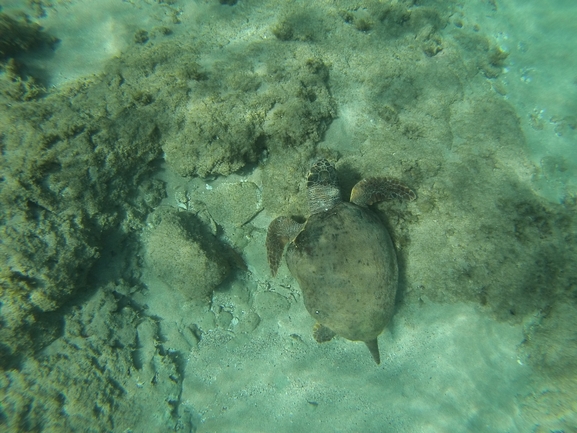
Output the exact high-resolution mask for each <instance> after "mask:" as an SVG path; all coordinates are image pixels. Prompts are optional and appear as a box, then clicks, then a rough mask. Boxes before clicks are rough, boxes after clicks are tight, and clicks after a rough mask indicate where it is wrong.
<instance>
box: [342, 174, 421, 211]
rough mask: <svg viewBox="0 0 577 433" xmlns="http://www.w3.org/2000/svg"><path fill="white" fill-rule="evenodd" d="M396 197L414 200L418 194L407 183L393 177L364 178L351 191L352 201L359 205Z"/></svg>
mask: <svg viewBox="0 0 577 433" xmlns="http://www.w3.org/2000/svg"><path fill="white" fill-rule="evenodd" d="M395 198H399V199H401V200H408V201H412V200H414V199H416V198H417V195H416V194H415V193H414V191H413V190H412V189H411V188H409V187H408V186H407V185H405V184H403V183H402V182H400V181H399V180H397V179H393V178H391V177H369V178H367V179H363V180H361V181H360V182H359V183H357V184H356V185H355V186H354V187H353V190H352V191H351V202H352V203H354V204H356V205H358V206H368V205H371V204H373V203H378V202H380V201H385V200H392V199H395Z"/></svg>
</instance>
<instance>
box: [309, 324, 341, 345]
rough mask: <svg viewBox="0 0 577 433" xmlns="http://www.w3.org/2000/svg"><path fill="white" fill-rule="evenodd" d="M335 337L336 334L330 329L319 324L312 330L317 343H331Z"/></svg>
mask: <svg viewBox="0 0 577 433" xmlns="http://www.w3.org/2000/svg"><path fill="white" fill-rule="evenodd" d="M335 335H337V334H336V333H335V332H334V331H333V330H332V329H329V328H327V327H326V326H325V325H321V324H320V323H316V324H315V326H314V328H313V337H314V339H315V340H316V342H317V343H326V342H327V341H331V340H332V339H333V337H334V336H335Z"/></svg>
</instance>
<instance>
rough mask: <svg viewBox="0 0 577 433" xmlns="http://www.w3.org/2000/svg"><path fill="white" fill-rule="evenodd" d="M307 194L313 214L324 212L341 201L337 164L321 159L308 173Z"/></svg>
mask: <svg viewBox="0 0 577 433" xmlns="http://www.w3.org/2000/svg"><path fill="white" fill-rule="evenodd" d="M307 195H308V199H309V208H310V212H311V214H314V213H318V212H324V211H326V210H328V209H330V208H332V207H333V206H335V205H336V204H337V203H338V202H340V201H341V193H340V191H339V185H338V181H337V171H336V170H335V166H334V165H333V164H331V163H330V162H329V161H327V160H326V159H319V160H318V161H316V162H315V163H314V164H313V165H312V166H311V169H310V170H309V174H308V175H307Z"/></svg>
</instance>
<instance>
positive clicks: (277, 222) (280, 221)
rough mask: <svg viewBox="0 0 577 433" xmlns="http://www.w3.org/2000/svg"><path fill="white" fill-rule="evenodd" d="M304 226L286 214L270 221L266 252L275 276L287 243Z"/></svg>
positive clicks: (271, 270)
mask: <svg viewBox="0 0 577 433" xmlns="http://www.w3.org/2000/svg"><path fill="white" fill-rule="evenodd" d="M303 226H304V224H299V223H297V222H296V221H295V220H293V219H292V218H290V217H285V216H281V217H278V218H276V219H274V220H273V222H271V223H270V226H269V227H268V231H267V234H266V252H267V259H268V264H269V266H270V272H271V274H272V276H273V277H274V276H275V275H276V273H277V271H278V268H279V266H280V261H281V259H282V253H283V251H284V247H285V245H286V244H287V243H289V242H292V241H293V240H294V239H295V238H296V237H297V235H298V234H299V233H300V231H301V230H302V228H303Z"/></svg>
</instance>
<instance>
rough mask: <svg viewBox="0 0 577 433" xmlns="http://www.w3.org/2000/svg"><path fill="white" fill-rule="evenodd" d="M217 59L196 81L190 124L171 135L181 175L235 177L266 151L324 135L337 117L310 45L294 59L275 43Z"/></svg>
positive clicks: (167, 144)
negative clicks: (257, 67) (224, 59)
mask: <svg viewBox="0 0 577 433" xmlns="http://www.w3.org/2000/svg"><path fill="white" fill-rule="evenodd" d="M259 45H260V44H254V46H250V47H248V48H247V50H248V51H249V52H250V51H254V56H256V57H257V58H260V60H261V62H262V64H263V67H262V69H261V70H259V71H257V72H255V71H254V62H255V59H254V58H253V57H252V56H251V55H248V54H247V55H245V56H242V57H239V58H234V57H233V58H232V59H231V61H229V62H227V63H218V64H216V65H215V66H214V67H213V69H212V70H211V71H210V72H209V73H208V74H207V79H205V80H201V81H197V82H196V83H195V84H194V85H193V90H194V93H195V95H196V97H195V98H192V99H191V101H190V102H189V103H188V104H187V107H186V109H184V110H181V111H180V113H179V114H178V117H177V122H178V123H179V124H183V127H182V128H179V129H177V130H175V131H174V132H172V133H171V134H170V135H168V136H167V137H166V140H165V141H164V145H163V150H164V152H165V153H166V160H167V162H168V163H169V164H170V165H171V166H172V167H173V168H174V169H175V170H176V171H177V172H178V173H179V174H180V175H182V176H194V175H198V176H201V177H206V176H209V175H216V174H220V175H228V174H230V173H233V172H235V171H237V170H239V169H240V168H242V167H244V166H245V165H246V164H248V163H253V162H256V161H257V160H258V159H259V157H260V156H261V154H262V152H263V151H264V150H265V149H278V148H282V147H298V146H301V145H303V144H304V143H311V142H316V141H318V140H320V138H321V137H322V134H323V133H324V131H325V130H326V129H327V127H328V125H329V124H330V122H331V121H332V119H333V118H334V117H335V115H336V109H335V105H334V101H333V99H332V97H331V95H330V92H329V89H328V83H327V81H328V67H327V66H326V65H325V64H324V63H323V62H322V60H320V59H317V58H315V57H314V56H313V55H312V54H311V53H309V52H307V51H306V50H303V51H302V52H300V51H299V52H296V53H295V57H296V58H294V59H290V60H287V59H286V58H285V57H284V56H283V55H281V53H280V52H279V51H277V50H276V49H275V47H274V46H270V47H268V50H264V49H263V47H260V46H259Z"/></svg>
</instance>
